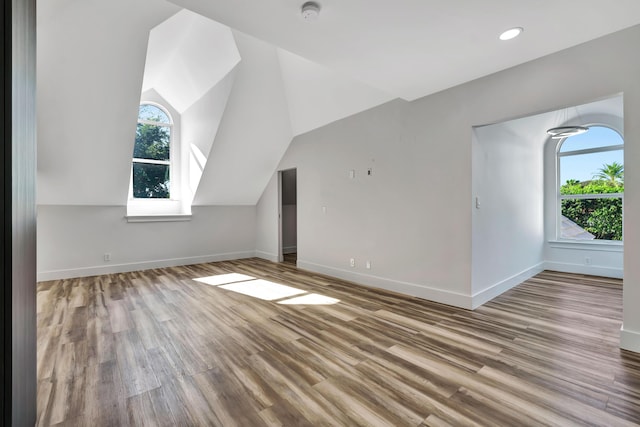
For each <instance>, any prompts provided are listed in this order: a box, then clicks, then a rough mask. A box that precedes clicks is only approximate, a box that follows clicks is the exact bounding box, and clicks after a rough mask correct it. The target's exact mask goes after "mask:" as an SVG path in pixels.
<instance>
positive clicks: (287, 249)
mask: <svg viewBox="0 0 640 427" xmlns="http://www.w3.org/2000/svg"><path fill="white" fill-rule="evenodd" d="M296 252H298V247H297V246H285V247H283V248H282V253H283V254H295V253H296Z"/></svg>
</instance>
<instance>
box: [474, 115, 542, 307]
mask: <svg viewBox="0 0 640 427" xmlns="http://www.w3.org/2000/svg"><path fill="white" fill-rule="evenodd" d="M545 124H546V120H544V119H543V118H539V117H529V118H524V119H520V120H512V121H508V122H503V123H499V124H495V125H490V126H482V127H477V128H475V129H474V135H473V136H474V138H473V140H472V141H473V142H472V153H473V168H472V184H471V185H472V195H473V200H472V235H471V242H472V275H471V291H472V295H473V297H474V301H473V306H474V307H476V306H479V305H481V304H483V303H484V302H486V301H488V300H490V299H491V298H493V297H495V296H496V295H499V294H501V293H502V292H504V291H505V290H507V289H509V288H511V287H513V286H515V285H517V284H519V283H522V281H523V280H526V279H527V278H529V277H531V276H533V275H535V274H537V273H539V272H540V271H542V262H543V245H544V217H543V212H544V206H543V201H544V197H543V196H544V190H543V178H544V177H543V174H544V167H543V150H542V147H543V142H544V141H545V140H546V137H545V133H544V131H545V130H546V129H547V127H546V126H545ZM476 200H477V204H476Z"/></svg>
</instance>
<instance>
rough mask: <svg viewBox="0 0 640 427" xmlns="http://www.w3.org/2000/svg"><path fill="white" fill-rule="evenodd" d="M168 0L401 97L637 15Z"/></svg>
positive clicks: (617, 26) (484, 4) (558, 0)
mask: <svg viewBox="0 0 640 427" xmlns="http://www.w3.org/2000/svg"><path fill="white" fill-rule="evenodd" d="M171 1H172V2H173V3H175V4H177V5H180V6H182V7H185V8H188V9H191V10H193V11H196V12H198V13H201V14H202V15H204V16H208V17H210V18H212V19H214V20H216V21H218V22H220V23H222V24H225V25H228V26H230V27H232V28H235V29H238V30H240V31H242V32H244V33H247V34H250V35H252V36H254V37H257V38H259V39H262V40H264V41H267V42H269V43H272V44H274V45H275V46H278V47H281V48H283V49H285V50H287V51H290V52H292V53H295V54H296V55H299V56H301V57H303V58H306V59H308V60H310V61H313V62H316V63H318V64H321V65H323V66H325V67H327V68H330V69H333V70H334V71H336V72H339V73H341V74H344V75H347V76H350V77H351V78H353V79H357V80H360V81H362V82H363V83H365V84H367V85H369V86H373V87H375V88H377V89H379V90H381V91H384V92H387V93H389V94H392V95H394V96H397V97H401V98H404V99H406V100H414V99H416V98H419V97H422V96H425V95H428V94H431V93H435V92H438V91H441V90H443V89H446V88H449V87H452V86H456V85H458V84H461V83H464V82H467V81H470V80H473V79H476V78H478V77H481V76H484V75H488V74H491V73H494V72H497V71H500V70H503V69H506V68H509V67H512V66H515V65H518V64H521V63H524V62H527V61H530V60H533V59H536V58H539V57H542V56H544V55H548V54H550V53H553V52H557V51H559V50H562V49H565V48H568V47H571V46H574V45H577V44H580V43H583V42H586V41H588V40H592V39H595V38H597V37H600V36H603V35H605V34H608V33H612V32H615V31H618V30H621V29H623V28H627V27H630V26H633V25H636V24H638V23H640V1H638V0H615V1H604V0H535V1H513V0H484V1H479V0H455V1H452V0H393V1H391V0H375V1H373V2H372V1H371V0H318V2H319V3H320V4H321V6H322V10H321V12H320V17H319V19H318V20H317V21H316V22H312V23H309V22H306V21H304V20H303V19H302V18H301V16H300V7H301V5H302V3H304V0H260V1H255V0H216V1H211V0H171ZM514 26H521V27H524V28H525V31H524V33H523V34H522V35H521V36H520V37H518V38H517V39H514V40H511V41H508V42H501V41H499V40H498V35H499V34H500V33H501V32H502V31H503V30H505V29H508V28H511V27H514Z"/></svg>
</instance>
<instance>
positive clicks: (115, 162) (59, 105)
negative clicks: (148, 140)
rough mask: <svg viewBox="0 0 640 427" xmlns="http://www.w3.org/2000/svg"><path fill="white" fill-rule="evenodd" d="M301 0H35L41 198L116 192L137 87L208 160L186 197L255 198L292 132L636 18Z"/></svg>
mask: <svg viewBox="0 0 640 427" xmlns="http://www.w3.org/2000/svg"><path fill="white" fill-rule="evenodd" d="M301 3H302V2H301V1H293V0H261V1H258V2H256V1H254V0H233V1H232V0H225V1H205V0H170V1H165V0H137V1H135V2H131V1H127V0H111V1H109V2H100V1H97V0H64V1H59V0H39V1H38V121H39V122H38V135H39V136H38V156H39V160H38V178H39V180H38V185H39V195H38V197H39V203H41V204H72V205H74V204H77V205H82V204H88V205H124V204H126V199H127V194H128V187H129V179H130V168H131V154H132V149H133V139H134V134H135V123H136V119H137V107H138V104H139V102H140V97H141V94H142V93H144V92H145V91H147V90H151V89H153V90H154V91H155V92H157V93H158V94H160V95H161V96H162V97H163V98H164V99H165V100H167V102H169V103H171V105H172V107H173V108H174V109H175V110H176V111H178V112H179V113H180V114H181V115H182V119H183V123H182V127H183V129H182V136H183V139H184V140H185V142H186V143H188V144H191V145H192V146H193V147H194V148H197V150H196V151H197V152H198V153H199V155H198V156H196V157H198V159H200V158H204V161H206V166H205V162H200V163H201V165H202V168H201V169H200V170H199V171H198V174H197V175H198V176H197V179H196V180H195V181H192V186H193V188H192V190H193V193H194V194H193V201H194V204H227V205H230V204H255V203H256V202H257V200H258V199H259V197H260V195H261V194H262V191H263V189H264V188H265V186H266V184H267V183H268V181H269V179H270V177H271V176H272V174H273V172H274V170H275V168H276V167H277V165H278V162H279V161H280V158H281V157H282V155H283V154H284V152H285V150H286V149H287V147H288V145H289V144H290V143H291V141H292V139H293V138H294V137H295V136H296V135H299V134H302V133H305V132H308V131H311V130H313V129H315V128H318V127H320V126H323V125H326V124H328V123H330V122H332V121H335V120H339V119H341V118H344V117H347V116H349V115H352V114H355V113H358V112H360V111H363V110H365V109H368V108H371V107H374V106H376V105H379V104H382V103H384V102H387V101H390V100H392V99H394V98H403V99H405V100H408V101H410V100H413V99H416V98H419V97H422V96H425V95H428V94H431V93H434V92H437V91H440V90H443V89H446V88H448V87H451V86H454V85H457V84H460V83H463V82H466V81H469V80H472V79H475V78H477V77H480V76H484V75H487V74H490V73H493V72H496V71H499V70H501V69H504V68H507V67H511V66H514V65H517V64H519V63H523V62H525V61H528V60H532V59H535V58H537V57H540V56H543V55H546V54H549V53H552V52H555V51H558V50H561V49H563V48H566V47H569V46H572V45H575V44H578V43H581V42H584V41H587V40H590V39H593V38H596V37H598V36H601V35H604V34H607V33H611V32H614V31H616V30H619V29H622V28H625V27H628V26H631V25H634V24H637V23H640V2H637V0H617V1H616V2H604V1H597V0H563V1H561V2H557V1H551V0H538V1H536V2H512V1H508V0H491V1H484V2H478V1H475V0H461V1H456V2H451V1H444V0H396V1H393V2H390V1H389V2H377V3H373V4H372V3H371V2H366V1H364V0H341V1H338V0H321V1H320V3H321V12H320V17H319V19H318V20H317V21H316V22H307V21H305V20H303V19H302V18H301V16H300V7H301ZM568 16H570V17H571V18H572V19H564V18H565V17H568ZM558 17H561V18H563V19H558ZM513 26H522V27H524V28H525V32H524V34H523V35H522V36H521V37H519V38H517V39H515V40H512V41H509V42H500V41H499V40H498V39H497V36H498V34H499V33H500V32H501V31H502V30H504V29H506V28H509V27H513ZM198 159H196V160H198ZM198 161H200V160H198ZM195 163H198V162H195Z"/></svg>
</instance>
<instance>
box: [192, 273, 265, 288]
mask: <svg viewBox="0 0 640 427" xmlns="http://www.w3.org/2000/svg"><path fill="white" fill-rule="evenodd" d="M193 280H195V281H196V282H200V283H206V284H207V285H211V286H220V285H226V284H227V283H234V282H244V281H246V280H255V277H251V276H247V275H246V274H240V273H229V274H217V275H215V276H209V277H199V278H197V279H193Z"/></svg>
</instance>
